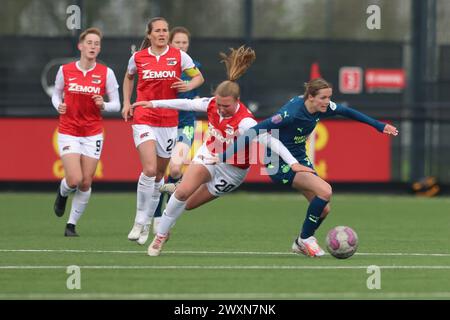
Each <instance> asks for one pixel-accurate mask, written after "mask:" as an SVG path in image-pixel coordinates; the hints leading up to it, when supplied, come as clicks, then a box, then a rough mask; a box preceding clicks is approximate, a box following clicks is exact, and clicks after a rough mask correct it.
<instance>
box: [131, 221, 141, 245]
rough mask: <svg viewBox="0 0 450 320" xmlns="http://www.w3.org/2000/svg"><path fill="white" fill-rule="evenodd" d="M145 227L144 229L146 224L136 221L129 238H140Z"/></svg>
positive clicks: (133, 239) (132, 239)
mask: <svg viewBox="0 0 450 320" xmlns="http://www.w3.org/2000/svg"><path fill="white" fill-rule="evenodd" d="M143 229H144V225H142V224H140V223H137V222H135V223H134V225H133V229H131V231H130V233H129V234H128V240H131V241H135V240H138V239H139V236H140V235H141V233H142V230H143Z"/></svg>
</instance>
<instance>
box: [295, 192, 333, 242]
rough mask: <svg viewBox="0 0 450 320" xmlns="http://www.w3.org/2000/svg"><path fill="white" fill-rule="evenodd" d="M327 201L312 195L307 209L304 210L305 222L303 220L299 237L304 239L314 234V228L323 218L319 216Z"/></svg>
mask: <svg viewBox="0 0 450 320" xmlns="http://www.w3.org/2000/svg"><path fill="white" fill-rule="evenodd" d="M327 203H328V201H325V200H323V199H320V198H319V197H314V198H313V199H312V200H311V202H310V203H309V207H308V211H307V212H306V218H305V222H303V227H302V232H301V234H300V237H301V238H302V239H306V238H309V237H311V236H312V235H314V232H315V231H316V229H317V228H318V227H319V226H320V224H321V223H322V221H323V219H321V218H320V215H321V214H322V211H323V209H324V208H325V206H326V205H327Z"/></svg>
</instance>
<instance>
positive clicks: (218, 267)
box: [0, 265, 450, 270]
mask: <svg viewBox="0 0 450 320" xmlns="http://www.w3.org/2000/svg"><path fill="white" fill-rule="evenodd" d="M67 267H68V266H61V265H59V266H51V265H48V266H45V265H34V266H33V265H28V266H27V265H10V266H0V270H38V269H67ZM78 267H79V268H80V269H103V270H104V269H114V270H127V269H129V270H139V269H142V270H147V269H160V270H161V269H162V270H177V269H180V270H338V269H345V270H355V269H367V268H368V266H297V265H295V266H286V265H267V266H261V265H234V266H233V265H229V266H223V265H222V266H221V265H215V266H214V265H210V266H206V265H203V266H201V265H187V266H185V265H159V266H155V265H150V266H149V265H143V266H127V265H122V266H119V265H109V266H101V265H100V266H95V265H92V266H78ZM378 267H379V268H380V269H420V270H426V269H428V270H450V265H446V266H437V265H436V266H430V265H428V266H396V265H392V266H378Z"/></svg>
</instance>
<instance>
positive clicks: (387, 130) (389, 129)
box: [383, 123, 398, 136]
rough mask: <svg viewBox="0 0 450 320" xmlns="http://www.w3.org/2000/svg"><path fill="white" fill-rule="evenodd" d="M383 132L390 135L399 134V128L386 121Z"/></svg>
mask: <svg viewBox="0 0 450 320" xmlns="http://www.w3.org/2000/svg"><path fill="white" fill-rule="evenodd" d="M383 133H386V134H389V135H392V136H397V135H398V130H397V128H396V127H394V126H393V125H390V124H389V123H386V125H385V126H384V129H383Z"/></svg>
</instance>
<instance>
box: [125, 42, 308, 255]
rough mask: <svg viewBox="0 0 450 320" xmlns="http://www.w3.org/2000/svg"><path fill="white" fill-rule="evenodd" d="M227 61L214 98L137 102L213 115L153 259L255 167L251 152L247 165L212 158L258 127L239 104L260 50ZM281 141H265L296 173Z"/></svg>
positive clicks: (172, 204)
mask: <svg viewBox="0 0 450 320" xmlns="http://www.w3.org/2000/svg"><path fill="white" fill-rule="evenodd" d="M222 58H223V61H224V62H225V65H226V68H227V74H228V80H227V81H224V82H222V83H221V84H219V86H218V87H217V89H216V91H215V96H214V97H213V98H203V99H193V100H188V99H175V100H152V101H140V102H136V103H134V104H133V107H144V108H154V107H156V108H159V107H164V108H175V109H180V110H189V111H203V112H207V113H208V122H209V129H208V133H209V138H208V139H207V140H206V142H205V143H204V144H203V145H202V146H201V147H200V149H199V150H198V151H197V154H196V155H195V157H194V159H193V160H192V163H191V164H190V165H189V167H188V168H187V170H186V172H185V174H184V176H183V180H182V181H181V183H180V184H179V186H178V187H177V189H176V191H175V193H174V194H173V195H172V197H171V198H170V200H169V202H168V204H167V207H166V209H165V210H164V214H163V216H162V218H161V222H160V223H159V226H158V232H157V234H156V235H155V238H154V239H153V242H152V243H151V244H150V246H149V247H148V255H150V256H157V255H159V254H160V252H161V249H162V246H163V244H164V243H165V242H166V241H167V238H168V234H169V230H170V228H171V226H172V225H173V224H174V223H175V221H176V219H178V217H179V216H180V215H181V214H182V213H183V211H184V210H185V209H187V210H190V209H194V208H197V207H199V206H201V205H202V204H204V203H207V202H209V201H211V200H214V199H216V198H218V197H220V196H222V195H224V194H226V193H228V192H230V191H232V190H234V189H236V188H237V187H238V186H239V185H240V184H241V183H242V181H243V180H244V178H245V176H246V174H247V172H248V168H249V166H250V162H249V154H248V150H245V152H244V155H241V156H242V157H240V160H243V161H240V162H238V163H233V164H228V163H219V164H213V165H211V164H209V159H210V158H211V155H212V154H214V153H217V152H220V151H221V150H224V148H225V147H226V146H227V145H228V144H230V143H231V142H232V141H233V140H234V139H236V137H237V136H238V135H239V134H240V133H241V132H244V131H245V130H247V129H248V128H250V127H253V126H254V125H256V121H255V119H254V117H253V115H252V113H251V112H250V111H249V110H248V109H247V107H246V106H245V105H244V104H243V103H242V102H241V101H240V100H239V97H240V88H239V85H238V84H237V83H236V80H237V79H238V78H239V77H240V76H241V75H242V74H244V73H245V71H246V70H247V69H248V67H249V66H250V65H251V64H252V63H253V61H254V60H255V52H254V51H253V50H252V49H250V48H245V47H243V46H242V47H240V48H239V49H237V50H235V49H232V50H231V53H230V54H229V55H228V56H226V55H225V54H222ZM261 142H264V141H261ZM276 142H279V141H274V140H268V141H266V143H267V144H268V145H270V147H271V148H272V149H273V150H274V149H275V150H274V151H275V152H277V153H278V154H280V155H281V156H282V157H283V159H285V161H286V162H287V163H289V164H290V165H292V166H293V167H294V169H296V168H295V165H297V166H300V165H299V164H298V161H297V160H296V159H294V158H293V156H292V155H291V154H290V153H289V152H288V151H287V149H286V148H284V150H282V149H277V147H279V146H280V144H279V143H278V144H277V143H276ZM237 158H239V157H237Z"/></svg>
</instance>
